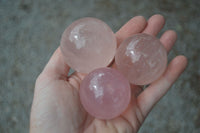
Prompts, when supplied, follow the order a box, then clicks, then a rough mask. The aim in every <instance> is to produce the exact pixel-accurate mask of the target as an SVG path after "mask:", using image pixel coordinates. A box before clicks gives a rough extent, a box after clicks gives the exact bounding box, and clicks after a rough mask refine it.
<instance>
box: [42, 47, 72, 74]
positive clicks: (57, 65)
mask: <svg viewBox="0 0 200 133" xmlns="http://www.w3.org/2000/svg"><path fill="white" fill-rule="evenodd" d="M69 69H70V67H69V66H68V65H67V64H66V63H65V62H64V59H63V56H62V53H61V50H60V47H58V48H57V49H56V50H55V52H54V53H53V55H52V56H51V58H50V60H49V62H48V63H47V65H46V66H45V68H44V70H43V72H42V73H41V76H45V77H49V78H64V77H66V76H67V74H68V72H69Z"/></svg>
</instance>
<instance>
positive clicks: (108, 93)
mask: <svg viewBox="0 0 200 133" xmlns="http://www.w3.org/2000/svg"><path fill="white" fill-rule="evenodd" d="M79 94H80V101H81V103H82V105H83V107H84V108H85V110H86V111H87V112H88V113H89V114H90V115H92V116H94V117H96V118H98V119H112V118H115V117H117V116H119V115H120V114H121V113H123V112H124V111H125V109H126V108H127V107H128V104H129V102H130V98H131V90H130V84H129V82H128V80H127V79H126V78H125V77H124V76H123V75H122V74H121V73H119V72H118V71H117V70H115V69H111V68H99V69H96V70H94V71H92V72H91V73H89V74H88V75H87V76H86V77H85V78H84V79H83V81H82V82H81V85H80V93H79Z"/></svg>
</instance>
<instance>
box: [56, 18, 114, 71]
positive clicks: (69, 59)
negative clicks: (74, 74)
mask: <svg viewBox="0 0 200 133" xmlns="http://www.w3.org/2000/svg"><path fill="white" fill-rule="evenodd" d="M116 46H117V43H116V38H115V35H114V33H113V31H112V30H111V29H110V28H109V26H108V25H107V24H105V23H104V22H103V21H101V20H99V19H96V18H90V17H88V18H82V19H79V20H77V21H75V22H73V23H72V24H71V25H70V26H69V27H68V28H67V29H66V30H65V31H64V33H63V35H62V38H61V44H60V47H61V51H62V53H63V56H64V60H65V61H66V63H67V64H68V65H69V66H70V67H71V68H72V69H74V70H76V71H78V72H82V73H89V72H90V71H92V70H94V69H96V68H99V67H105V66H107V65H109V64H110V63H111V61H112V60H113V58H114V55H115V52H116Z"/></svg>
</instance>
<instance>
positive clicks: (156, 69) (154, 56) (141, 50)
mask: <svg viewBox="0 0 200 133" xmlns="http://www.w3.org/2000/svg"><path fill="white" fill-rule="evenodd" d="M115 62H116V65H117V69H118V70H119V71H120V72H121V73H123V74H124V76H125V77H126V78H127V79H128V80H129V81H130V82H131V83H133V84H136V85H146V84H149V83H151V82H153V81H155V80H157V79H158V78H159V77H160V76H161V75H162V74H163V72H164V71H165V69H166V66H167V52H166V49H165V48H164V46H163V45H162V44H161V42H160V41H159V39H157V38H156V37H154V36H151V35H148V34H144V33H141V34H136V35H134V36H132V37H129V38H128V39H126V40H125V41H123V42H122V43H121V44H120V46H119V48H118V50H117V52H116V55H115Z"/></svg>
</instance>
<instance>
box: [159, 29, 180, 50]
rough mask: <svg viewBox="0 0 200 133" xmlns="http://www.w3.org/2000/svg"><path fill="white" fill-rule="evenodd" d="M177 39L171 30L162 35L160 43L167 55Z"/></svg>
mask: <svg viewBox="0 0 200 133" xmlns="http://www.w3.org/2000/svg"><path fill="white" fill-rule="evenodd" d="M176 39H177V34H176V32H175V31H173V30H167V31H166V32H164V33H163V35H162V36H161V38H160V41H161V43H162V44H163V46H164V47H165V49H166V50H167V52H168V53H169V51H170V50H171V48H172V47H173V45H174V44H175V42H176Z"/></svg>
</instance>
